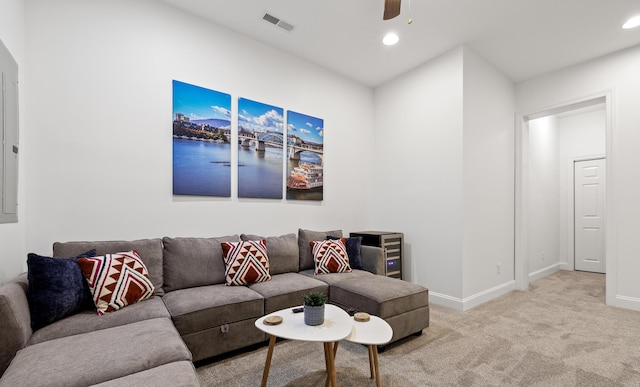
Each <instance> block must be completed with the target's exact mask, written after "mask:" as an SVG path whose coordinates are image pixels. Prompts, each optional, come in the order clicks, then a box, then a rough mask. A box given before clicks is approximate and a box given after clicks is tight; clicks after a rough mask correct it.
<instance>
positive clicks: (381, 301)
mask: <svg viewBox="0 0 640 387" xmlns="http://www.w3.org/2000/svg"><path fill="white" fill-rule="evenodd" d="M331 302H335V303H337V304H340V305H343V306H348V307H351V308H353V309H355V310H357V311H360V312H367V313H369V314H372V315H375V316H378V317H380V318H387V317H391V316H395V315H399V314H402V313H405V312H409V311H411V310H414V309H419V308H421V307H424V306H428V305H429V291H428V290H427V288H425V287H422V286H420V285H416V284H413V283H411V282H407V281H402V280H400V279H397V278H390V277H384V276H381V275H374V276H373V277H367V280H366V281H340V282H337V283H335V284H332V285H331Z"/></svg>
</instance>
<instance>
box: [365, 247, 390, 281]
mask: <svg viewBox="0 0 640 387" xmlns="http://www.w3.org/2000/svg"><path fill="white" fill-rule="evenodd" d="M360 257H361V259H362V268H363V269H364V270H366V271H369V272H371V273H373V274H379V275H385V266H384V265H385V260H384V250H383V249H382V248H381V247H377V246H367V245H362V246H360Z"/></svg>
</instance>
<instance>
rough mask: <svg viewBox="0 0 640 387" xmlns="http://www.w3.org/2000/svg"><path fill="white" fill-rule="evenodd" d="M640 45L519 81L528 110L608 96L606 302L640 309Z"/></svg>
mask: <svg viewBox="0 0 640 387" xmlns="http://www.w3.org/2000/svg"><path fill="white" fill-rule="evenodd" d="M638 68H640V46H636V47H633V48H630V49H627V50H623V51H620V52H617V53H614V54H611V55H608V56H605V57H602V58H599V59H597V60H593V61H589V62H586V63H583V64H580V65H577V66H574V67H571V68H568V69H565V70H562V71H558V72H555V73H552V74H548V75H545V76H542V77H539V78H536V79H532V80H530V81H527V82H523V83H521V84H518V85H517V86H516V95H517V108H518V111H519V112H522V113H523V114H525V113H526V112H531V111H535V110H538V111H540V110H543V109H544V108H545V107H548V106H558V105H561V104H566V103H568V102H571V101H576V100H580V99H584V98H588V97H590V96H594V95H602V94H603V93H606V92H608V93H609V95H610V101H611V104H612V105H611V109H610V111H609V113H610V114H611V120H610V123H611V124H610V125H611V126H610V129H609V131H610V136H608V137H607V152H606V153H607V157H608V160H607V178H608V180H607V189H608V196H607V217H608V219H607V237H606V251H607V303H608V304H610V305H616V306H621V307H627V308H631V309H637V310H640V281H638V273H640V259H638V257H639V256H640V238H638V235H640V220H639V219H638V216H637V214H639V213H640V202H639V201H638V200H637V198H638V197H640V175H639V173H638V168H637V166H638V165H640V153H639V152H638V146H639V145H640V130H638V122H640V109H638V101H639V100H640V77H638Z"/></svg>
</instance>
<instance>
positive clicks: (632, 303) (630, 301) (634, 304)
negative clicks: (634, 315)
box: [615, 295, 640, 311]
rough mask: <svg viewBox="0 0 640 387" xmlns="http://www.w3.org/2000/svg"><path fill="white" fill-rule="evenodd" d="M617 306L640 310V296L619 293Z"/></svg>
mask: <svg viewBox="0 0 640 387" xmlns="http://www.w3.org/2000/svg"><path fill="white" fill-rule="evenodd" d="M615 306H617V307H619V308H625V309H631V310H636V311H640V298H635V297H627V296H620V295H617V296H616V305H615Z"/></svg>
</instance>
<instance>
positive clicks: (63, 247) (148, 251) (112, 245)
mask: <svg viewBox="0 0 640 387" xmlns="http://www.w3.org/2000/svg"><path fill="white" fill-rule="evenodd" d="M91 249H96V253H97V254H98V255H105V254H115V253H118V252H121V251H130V250H135V251H137V252H138V254H140V258H142V262H144V264H145V265H146V266H147V271H148V272H149V278H150V279H151V282H152V283H153V287H154V288H155V294H156V296H161V295H162V294H164V291H163V290H162V285H163V273H162V240H160V239H140V240H134V241H96V242H90V241H87V242H56V243H54V244H53V256H54V257H73V256H76V255H78V254H81V253H83V252H85V251H88V250H91Z"/></svg>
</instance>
